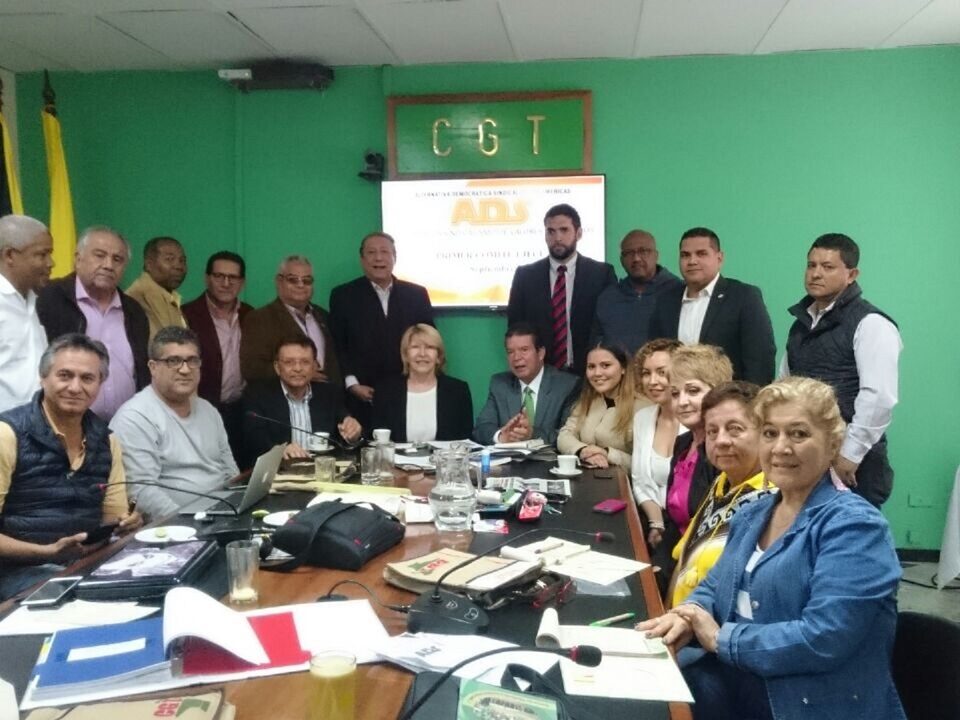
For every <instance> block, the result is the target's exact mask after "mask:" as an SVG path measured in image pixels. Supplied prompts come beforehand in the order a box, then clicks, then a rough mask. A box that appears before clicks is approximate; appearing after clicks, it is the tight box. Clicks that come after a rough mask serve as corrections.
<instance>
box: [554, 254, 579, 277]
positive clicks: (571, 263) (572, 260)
mask: <svg viewBox="0 0 960 720" xmlns="http://www.w3.org/2000/svg"><path fill="white" fill-rule="evenodd" d="M579 257H580V253H578V252H576V251H574V252H573V255H571V256H570V257H569V258H567V261H566V262H560V261H559V260H557V259H556V258H555V257H554V256H553V255H548V256H547V259H548V260H549V261H550V269H551V270H553V272H556V271H557V268H558V267H560V266H561V265H566V266H567V272H568V273H570V272H573V271H574V270H576V269H577V258H579Z"/></svg>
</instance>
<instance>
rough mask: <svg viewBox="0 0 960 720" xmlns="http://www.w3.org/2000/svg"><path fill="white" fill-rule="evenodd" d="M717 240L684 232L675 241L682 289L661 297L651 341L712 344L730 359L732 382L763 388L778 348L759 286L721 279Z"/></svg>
mask: <svg viewBox="0 0 960 720" xmlns="http://www.w3.org/2000/svg"><path fill="white" fill-rule="evenodd" d="M722 266H723V251H722V250H721V249H720V238H719V237H717V234H716V233H715V232H713V230H710V229H709V228H704V227H696V228H691V229H690V230H687V231H686V232H685V233H684V234H683V237H682V238H681V239H680V274H681V275H683V280H684V283H685V285H683V286H680V287H678V288H676V289H674V290H671V291H669V292H666V293H664V294H663V295H661V296H660V298H659V300H658V301H657V306H656V308H655V309H654V311H653V319H652V320H651V323H650V337H651V338H661V337H662V338H676V339H677V340H679V341H680V342H682V343H684V344H685V345H694V344H696V343H701V344H704V345H717V346H719V347H721V348H723V351H724V352H725V353H726V354H727V357H729V358H730V362H731V363H732V364H733V377H734V379H735V380H746V381H747V382H752V383H756V384H757V385H767V384H769V383H770V382H771V381H772V380H773V371H774V364H775V358H776V354H777V348H776V345H775V344H774V341H773V325H772V324H771V323H770V314H769V313H768V312H767V307H766V305H764V304H763V295H762V294H761V293H760V288H758V287H756V286H754V285H748V284H747V283H742V282H740V281H739V280H731V279H730V278H726V277H723V276H721V275H720V268H721V267H722Z"/></svg>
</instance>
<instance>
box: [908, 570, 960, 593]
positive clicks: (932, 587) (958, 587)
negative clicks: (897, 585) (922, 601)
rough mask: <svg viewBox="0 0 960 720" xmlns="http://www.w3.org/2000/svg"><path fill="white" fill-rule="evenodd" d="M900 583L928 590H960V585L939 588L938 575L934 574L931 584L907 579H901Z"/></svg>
mask: <svg viewBox="0 0 960 720" xmlns="http://www.w3.org/2000/svg"><path fill="white" fill-rule="evenodd" d="M900 582H902V583H906V584H907V585H916V586H917V587H922V588H927V589H928V590H960V584H958V585H944V586H943V587H942V588H940V587H937V573H934V574H933V576H932V577H931V578H930V584H929V585H928V584H927V583H922V582H920V581H919V580H909V579H907V578H900Z"/></svg>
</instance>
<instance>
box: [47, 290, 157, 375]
mask: <svg viewBox="0 0 960 720" xmlns="http://www.w3.org/2000/svg"><path fill="white" fill-rule="evenodd" d="M76 282H77V275H76V273H70V274H69V275H67V276H66V277H63V278H60V279H59V280H53V281H51V282H50V283H49V284H48V285H47V286H46V287H45V288H43V289H42V290H41V291H40V292H39V293H38V294H37V316H38V317H39V318H40V324H41V325H43V329H44V330H46V332H47V341H48V342H53V341H54V340H55V339H57V338H58V337H60V336H61V335H66V334H67V333H75V332H76V333H85V332H86V331H87V318H86V316H85V315H84V314H83V311H82V310H81V309H80V306H79V305H77V284H76ZM117 292H118V293H120V307H121V308H122V309H123V327H124V330H126V333H127V342H128V343H130V349H131V350H132V351H133V375H134V378H133V380H134V383H136V386H137V390H142V389H143V388H145V387H146V386H147V385H149V384H150V368H149V367H148V366H147V359H148V358H147V346H148V345H149V343H150V323H149V321H148V320H147V314H146V313H145V312H144V311H143V308H142V307H140V303H138V302H137V301H136V300H134V299H133V298H131V297H129V296H128V295H127V294H126V293H124V292H123V290H121V289H120V288H117Z"/></svg>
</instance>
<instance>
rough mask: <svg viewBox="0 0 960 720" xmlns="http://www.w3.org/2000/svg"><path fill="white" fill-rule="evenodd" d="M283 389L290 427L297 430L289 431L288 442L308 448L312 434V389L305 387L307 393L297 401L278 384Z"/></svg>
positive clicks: (284, 386) (281, 384)
mask: <svg viewBox="0 0 960 720" xmlns="http://www.w3.org/2000/svg"><path fill="white" fill-rule="evenodd" d="M280 387H282V388H283V395H284V397H286V398H287V406H288V407H289V409H290V425H292V426H293V427H294V428H300V429H299V430H296V429H295V430H291V431H290V433H291V434H290V440H291V441H292V442H295V443H296V444H297V445H299V446H300V447H302V448H304V449H308V448H309V447H310V437H311V434H312V433H313V425H312V424H311V422H310V398H312V397H313V388H311V387H310V386H309V385H307V392H306V394H305V395H304V396H303V398H301V399H300V400H297V398H295V397H294V396H293V395H291V394H290V391H289V390H288V389H287V386H286V385H285V384H284V383H283V381H281V382H280Z"/></svg>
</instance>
